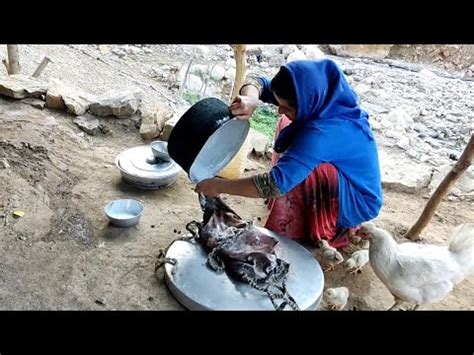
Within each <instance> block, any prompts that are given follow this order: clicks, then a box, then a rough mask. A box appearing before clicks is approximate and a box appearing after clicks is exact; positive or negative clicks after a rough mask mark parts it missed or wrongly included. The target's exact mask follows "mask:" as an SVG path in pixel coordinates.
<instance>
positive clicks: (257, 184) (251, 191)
mask: <svg viewBox="0 0 474 355" xmlns="http://www.w3.org/2000/svg"><path fill="white" fill-rule="evenodd" d="M194 191H196V192H197V193H203V194H204V195H206V196H209V197H215V196H218V195H219V194H222V193H224V194H229V195H238V196H243V197H253V198H258V197H260V198H269V197H277V196H281V193H280V190H279V189H278V187H277V186H276V184H275V183H274V182H273V180H272V178H271V177H270V174H269V173H264V174H258V175H254V176H252V177H248V178H242V179H232V180H226V179H221V178H213V179H208V180H204V181H201V182H200V183H198V184H197V186H196V188H195V189H194Z"/></svg>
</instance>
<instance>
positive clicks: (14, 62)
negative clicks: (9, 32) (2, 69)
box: [7, 44, 20, 75]
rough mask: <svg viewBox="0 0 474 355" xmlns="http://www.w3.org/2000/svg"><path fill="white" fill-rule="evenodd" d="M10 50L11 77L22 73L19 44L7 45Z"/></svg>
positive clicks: (9, 66)
mask: <svg viewBox="0 0 474 355" xmlns="http://www.w3.org/2000/svg"><path fill="white" fill-rule="evenodd" d="M7 50H8V68H9V69H10V70H9V71H10V75H12V74H19V73H20V55H19V54H18V45H17V44H7Z"/></svg>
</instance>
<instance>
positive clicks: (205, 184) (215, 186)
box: [194, 178, 222, 197]
mask: <svg viewBox="0 0 474 355" xmlns="http://www.w3.org/2000/svg"><path fill="white" fill-rule="evenodd" d="M221 180H222V179H220V178H212V179H207V180H203V181H201V182H200V183H198V184H197V185H196V188H195V189H194V191H195V192H197V193H202V194H203V195H204V196H208V197H217V196H219V194H220V193H221V191H220V189H219V188H220V182H221Z"/></svg>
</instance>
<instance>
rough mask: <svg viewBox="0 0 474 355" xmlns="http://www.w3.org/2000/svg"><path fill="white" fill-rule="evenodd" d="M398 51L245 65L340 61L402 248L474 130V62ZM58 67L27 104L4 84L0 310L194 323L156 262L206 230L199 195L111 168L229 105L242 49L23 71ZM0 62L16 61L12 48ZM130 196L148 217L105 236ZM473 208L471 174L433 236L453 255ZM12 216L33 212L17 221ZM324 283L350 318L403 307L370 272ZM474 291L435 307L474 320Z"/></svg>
mask: <svg viewBox="0 0 474 355" xmlns="http://www.w3.org/2000/svg"><path fill="white" fill-rule="evenodd" d="M395 49H396V48H395ZM395 49H394V48H389V49H387V48H379V49H378V50H377V51H375V52H376V53H375V54H371V53H368V52H367V51H366V50H365V52H363V53H362V54H361V53H359V54H358V55H363V56H359V57H354V56H353V53H352V52H350V48H349V49H345V48H338V47H336V48H332V49H329V50H328V49H327V48H325V47H324V46H321V47H318V46H251V48H249V52H248V54H249V55H248V64H249V70H250V71H252V72H256V73H259V74H264V75H272V74H274V73H275V72H276V71H277V70H278V66H279V65H281V64H283V63H285V62H286V61H289V60H294V59H298V58H321V57H329V58H331V59H333V60H335V61H336V62H337V63H339V65H340V66H341V67H342V68H343V70H344V72H345V74H346V76H347V78H348V80H349V82H350V83H351V84H352V85H353V87H354V89H355V91H356V92H357V93H358V95H359V97H360V101H361V105H362V107H364V108H365V109H366V110H367V111H368V113H369V115H370V122H371V125H372V127H373V129H374V131H375V133H376V136H377V140H378V143H379V150H380V160H381V165H382V173H383V183H384V190H385V201H384V207H383V210H382V213H381V215H380V217H379V223H380V224H381V225H382V226H384V227H385V228H387V229H388V230H389V231H391V232H393V233H394V234H395V235H396V236H397V237H399V236H401V235H402V234H403V232H404V231H406V229H407V228H409V227H410V226H411V225H412V224H413V223H414V222H415V220H416V218H417V217H418V215H419V214H420V213H421V210H422V208H423V206H424V204H425V203H426V201H427V197H428V196H429V194H430V192H431V191H432V190H433V188H435V187H436V186H437V184H438V183H439V182H440V180H441V179H442V178H443V177H444V176H445V175H446V173H447V171H448V170H449V168H450V167H451V166H452V165H453V164H454V163H455V161H456V160H457V159H458V158H459V155H460V154H461V152H462V150H463V149H464V147H465V145H466V143H467V141H468V139H469V137H470V134H472V133H471V132H473V131H474V115H473V112H474V111H473V109H474V82H473V81H472V80H471V74H470V72H469V70H468V68H469V67H470V65H472V64H473V63H472V59H470V57H469V58H467V57H468V56H467V55H466V56H464V57H462V56H461V57H460V59H456V61H459V62H460V63H462V65H460V66H459V68H458V66H454V67H449V66H447V65H440V64H439V61H436V62H434V65H431V64H420V62H422V63H427V62H428V59H429V58H428V59H427V58H426V57H424V59H423V60H421V59H420V60H419V62H417V63H414V62H406V61H402V60H401V59H400V58H398V57H397V58H395V57H394V53H395V54H396V53H397V51H396V50H395ZM468 49H469V48H468ZM344 50H345V51H346V52H344ZM397 50H398V53H401V49H397ZM460 50H461V52H462V51H463V50H465V49H463V48H461V49H460ZM341 51H343V52H341ZM348 51H349V53H348ZM335 52H337V53H336V54H338V55H334V53H335ZM422 52H423V51H422ZM458 52H459V51H458ZM458 52H455V53H458ZM423 53H424V52H423ZM462 53H464V52H462ZM402 54H403V53H402ZM402 54H400V55H399V57H403V58H404V59H411V60H414V59H413V58H412V57H409V55H408V54H406V53H405V54H403V55H402ZM45 55H46V56H48V57H49V58H50V59H51V60H52V62H51V63H49V64H48V66H47V67H46V69H45V70H44V72H43V73H42V74H41V76H40V78H39V80H38V81H31V79H28V78H24V79H22V80H23V81H25V84H24V85H23V86H24V87H25V86H26V87H28V88H29V92H26V91H24V90H23V89H24V87H23V88H19V87H17V86H15V85H14V84H12V83H11V80H10V81H9V80H8V79H7V78H6V76H5V73H2V74H0V94H1V95H2V96H0V123H1V125H0V146H1V148H0V177H1V178H0V186H1V189H0V214H1V215H2V217H1V218H0V231H1V232H0V235H1V238H0V248H1V250H2V251H3V254H4V256H5V257H4V258H3V259H2V260H1V261H0V262H1V264H2V265H1V266H2V267H1V268H0V284H1V286H0V305H1V306H0V307H1V308H2V309H181V306H179V304H178V303H177V302H176V301H175V300H174V298H173V297H172V296H171V295H170V294H169V292H168V291H167V289H166V287H165V286H164V284H163V283H162V280H160V279H156V278H155V277H154V275H153V258H154V256H155V255H156V254H157V251H158V248H160V247H163V246H165V245H166V244H167V243H168V242H170V241H171V240H172V239H174V238H175V237H176V236H177V235H178V234H181V233H184V225H185V224H186V223H187V222H188V221H189V220H192V219H199V218H200V210H199V208H198V204H197V198H196V195H195V193H194V192H193V191H192V189H191V188H192V185H191V184H190V183H189V182H188V180H187V178H186V176H185V175H184V174H181V175H180V178H179V180H178V182H177V183H176V184H175V185H173V186H172V187H171V188H169V189H165V190H160V191H152V192H150V191H140V190H136V189H134V188H131V187H130V186H128V185H126V184H125V183H123V182H122V181H121V179H120V173H119V171H118V170H117V169H116V167H115V165H114V159H115V157H116V156H117V154H118V153H120V152H121V151H123V150H124V149H127V148H130V147H133V146H136V145H140V144H147V143H148V142H150V140H152V139H155V138H157V137H158V138H163V137H164V135H166V134H167V133H166V132H168V133H169V130H170V129H171V128H172V123H173V122H174V121H175V120H176V118H177V117H179V115H180V113H181V112H182V111H183V110H184V109H185V108H186V107H188V105H189V103H187V102H186V100H185V97H186V95H187V94H189V93H192V94H194V95H197V94H199V95H201V96H217V97H220V98H222V99H224V100H228V98H229V95H230V92H231V90H232V83H233V80H232V79H233V75H234V74H235V69H234V61H233V53H232V49H231V48H230V47H229V46H226V45H221V46H178V45H146V46H145V45H144V46H132V45H130V46H118V45H100V46H79V45H68V46H66V45H51V46H50V45H42V46H26V45H22V46H20V56H21V71H22V73H23V74H26V75H30V74H31V73H33V72H34V70H35V69H36V66H37V65H38V63H39V62H40V61H41V60H42V58H43V57H44V56H45ZM348 55H349V56H348ZM453 55H454V54H453ZM449 56H450V55H447V56H446V57H445V58H444V60H443V61H441V62H448V61H447V60H446V58H447V57H449ZM0 57H6V49H5V46H0ZM420 58H421V57H420ZM456 58H458V57H456ZM469 61H470V63H471V64H470V65H468V64H469ZM466 62H467V64H466ZM189 64H190V65H189ZM188 66H189V70H188ZM465 68H467V69H465ZM446 69H449V71H447V70H446ZM454 69H455V70H454ZM35 90H36V91H35ZM35 93H36V94H35ZM10 96H37V97H36V98H31V97H28V98H23V99H20V98H17V99H13V98H11V97H10ZM111 114H112V116H111ZM255 137H258V139H257V138H255ZM262 139H264V138H262V137H261V136H259V135H258V134H257V133H252V137H251V139H250V138H249V142H248V143H247V145H248V151H250V150H251V149H252V148H253V147H252V146H253V145H256V146H255V148H256V150H257V151H258V152H259V153H260V155H261V157H259V158H255V157H253V158H250V159H248V160H246V161H245V163H244V166H243V168H245V174H252V173H255V172H256V171H263V170H265V169H267V167H268V164H269V161H268V159H266V158H265V154H264V153H265V151H267V150H268V147H269V146H271V142H264V144H261V143H262ZM255 142H259V144H255ZM257 145H258V147H257ZM120 197H131V198H137V199H139V200H141V201H142V202H143V203H144V204H145V213H144V216H143V218H142V221H141V222H140V224H139V225H137V226H136V227H134V228H131V229H127V230H122V229H118V228H114V227H111V226H109V225H108V224H107V220H106V218H105V216H104V214H103V207H104V206H105V204H106V203H107V202H108V201H110V200H112V199H115V198H120ZM228 202H229V203H230V204H231V205H232V206H233V207H234V208H235V209H236V210H237V211H238V212H239V213H241V214H242V216H243V217H244V218H246V219H249V220H254V221H255V222H256V223H257V224H262V223H263V221H264V220H265V216H266V209H265V208H264V206H263V204H260V203H257V204H256V203H255V201H250V200H247V199H241V198H234V197H232V198H230V197H229V198H228ZM473 205H474V169H473V167H471V168H470V170H468V171H467V172H466V174H465V175H464V177H463V178H462V179H461V180H460V181H459V182H458V183H457V184H456V185H455V187H454V188H453V189H452V191H451V193H450V195H449V196H448V198H447V200H446V201H444V202H443V203H442V204H441V206H440V208H439V210H438V212H437V214H436V216H435V218H434V219H433V220H432V222H431V223H430V225H429V227H428V228H427V230H426V233H425V238H426V239H427V240H428V241H430V242H433V243H436V244H444V243H446V241H447V240H448V238H449V232H450V230H451V229H452V227H453V226H455V225H457V224H459V223H465V222H469V221H470V222H472V221H474V209H473ZM15 211H23V212H25V214H24V216H22V217H15V216H13V212H15ZM175 231H176V233H175ZM178 232H181V233H178ZM326 277H327V287H335V286H346V287H348V288H349V290H350V292H351V296H350V299H349V303H348V305H347V306H346V309H353V308H354V307H356V308H357V309H384V308H386V307H388V306H389V305H390V304H391V302H392V299H391V296H390V294H389V293H388V291H387V290H386V289H385V288H384V286H383V285H382V284H381V282H380V281H379V280H378V279H377V278H376V277H375V275H374V274H373V272H372V270H371V269H370V266H366V268H365V269H364V270H363V272H362V273H361V274H359V275H355V276H354V275H348V274H347V273H346V272H345V270H343V269H342V268H336V271H334V272H332V273H329V274H327V275H326ZM473 281H474V280H473V279H472V277H471V278H469V279H467V280H465V281H464V282H463V283H461V284H460V285H459V286H458V287H457V288H456V289H455V291H453V293H452V294H450V295H449V296H448V297H447V298H446V299H445V300H443V301H442V302H439V303H437V304H433V305H426V306H424V307H423V309H473V307H474V303H473V301H472V300H473V299H474V298H473V292H474V288H473ZM324 307H325V305H324V304H323V305H322V309H324Z"/></svg>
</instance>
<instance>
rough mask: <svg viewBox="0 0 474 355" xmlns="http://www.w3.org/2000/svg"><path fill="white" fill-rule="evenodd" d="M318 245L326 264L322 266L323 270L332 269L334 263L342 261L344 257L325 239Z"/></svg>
mask: <svg viewBox="0 0 474 355" xmlns="http://www.w3.org/2000/svg"><path fill="white" fill-rule="evenodd" d="M319 247H320V248H321V249H322V254H323V257H324V259H325V260H326V261H327V263H328V265H327V266H326V267H325V268H324V271H326V272H327V271H331V270H334V265H337V264H340V263H342V262H343V261H344V257H343V256H342V254H341V253H339V252H338V251H337V249H336V248H334V247H332V246H330V245H329V243H328V242H327V240H321V241H320V242H319Z"/></svg>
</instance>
